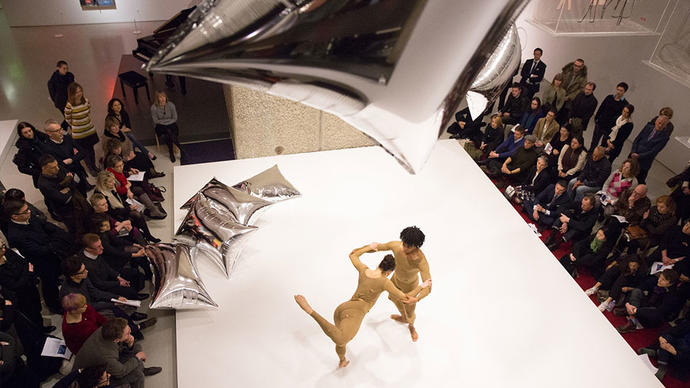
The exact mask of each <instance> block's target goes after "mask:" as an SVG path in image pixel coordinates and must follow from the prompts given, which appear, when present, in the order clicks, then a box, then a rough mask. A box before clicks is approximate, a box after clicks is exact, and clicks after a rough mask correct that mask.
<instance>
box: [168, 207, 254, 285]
mask: <svg viewBox="0 0 690 388" xmlns="http://www.w3.org/2000/svg"><path fill="white" fill-rule="evenodd" d="M256 229H257V228H256V227H254V226H247V225H242V224H240V223H238V222H236V221H234V216H233V215H232V213H230V212H229V211H228V210H227V209H226V208H225V207H224V206H222V205H220V204H219V203H217V202H215V201H213V200H210V199H208V198H206V196H204V195H203V194H201V193H197V199H196V200H195V201H194V203H193V204H192V206H191V209H190V210H189V212H188V213H187V216H186V217H185V219H184V221H183V222H182V224H181V225H180V227H179V228H178V230H177V233H176V234H175V241H177V242H178V243H180V244H184V245H187V246H190V247H195V248H196V249H198V253H200V254H203V255H205V256H207V257H208V258H209V259H211V261H213V262H214V263H215V264H216V265H217V266H218V267H219V268H220V269H221V270H222V271H223V274H225V276H226V277H229V276H230V274H231V273H232V272H233V270H234V269H235V267H236V265H237V262H238V260H239V256H240V253H241V252H242V248H243V247H244V239H245V238H246V235H247V233H249V232H253V231H255V230H256Z"/></svg>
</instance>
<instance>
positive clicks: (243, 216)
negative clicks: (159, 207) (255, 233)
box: [180, 178, 272, 225]
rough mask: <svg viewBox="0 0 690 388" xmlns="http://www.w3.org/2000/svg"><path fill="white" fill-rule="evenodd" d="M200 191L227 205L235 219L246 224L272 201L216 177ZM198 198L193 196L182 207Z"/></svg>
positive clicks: (187, 205)
mask: <svg viewBox="0 0 690 388" xmlns="http://www.w3.org/2000/svg"><path fill="white" fill-rule="evenodd" d="M199 193H201V194H203V195H205V196H206V197H207V198H209V199H212V200H214V201H217V202H218V203H220V204H222V205H223V206H225V208H226V209H227V210H229V211H230V213H232V215H233V216H234V217H235V220H236V221H237V222H239V223H240V224H244V225H249V222H250V221H252V219H253V218H255V217H253V216H254V215H255V214H256V212H257V211H258V210H260V209H262V208H264V207H266V206H268V205H270V204H271V203H272V202H269V201H266V200H264V199H261V198H259V197H256V196H254V195H251V194H249V193H248V192H247V191H243V190H238V189H235V188H232V187H230V186H227V185H225V184H224V183H223V182H220V181H219V180H217V179H216V178H213V179H211V180H210V181H209V182H208V183H207V184H206V185H205V186H204V187H203V188H202V189H201V190H199ZM197 198H198V195H195V196H193V197H192V198H191V199H189V201H187V202H185V204H184V205H182V207H180V209H185V208H188V207H190V206H192V204H193V203H194V201H196V200H197Z"/></svg>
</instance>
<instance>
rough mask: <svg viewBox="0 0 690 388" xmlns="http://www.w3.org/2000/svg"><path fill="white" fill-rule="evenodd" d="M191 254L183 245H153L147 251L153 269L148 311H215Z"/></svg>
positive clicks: (215, 305)
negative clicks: (151, 294) (201, 309)
mask: <svg viewBox="0 0 690 388" xmlns="http://www.w3.org/2000/svg"><path fill="white" fill-rule="evenodd" d="M193 250H194V249H191V251H190V248H189V247H188V246H185V245H168V244H155V245H149V246H147V247H146V254H147V256H148V257H149V258H151V262H152V263H153V266H154V269H155V271H154V272H155V276H154V281H153V285H154V287H155V293H154V297H153V298H152V302H151V309H175V310H181V309H197V308H204V307H218V305H217V304H216V303H215V302H214V301H213V300H212V299H211V296H210V295H209V294H208V291H206V288H205V287H204V283H203V282H202V281H201V277H200V276H199V272H198V271H197V269H196V264H195V263H194V260H192V255H193Z"/></svg>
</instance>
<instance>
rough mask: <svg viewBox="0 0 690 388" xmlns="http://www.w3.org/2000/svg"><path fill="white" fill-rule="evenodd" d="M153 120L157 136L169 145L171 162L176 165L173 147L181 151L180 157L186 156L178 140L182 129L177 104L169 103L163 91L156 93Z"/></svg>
mask: <svg viewBox="0 0 690 388" xmlns="http://www.w3.org/2000/svg"><path fill="white" fill-rule="evenodd" d="M151 118H152V119H153V124H154V125H155V126H156V127H155V131H156V135H158V136H159V137H162V138H163V139H164V140H165V142H166V144H167V145H168V152H169V153H170V161H171V162H173V163H175V153H174V151H173V145H175V146H177V148H179V149H180V155H183V154H184V150H183V149H182V145H181V144H180V141H179V139H178V135H179V132H180V129H179V128H178V127H177V110H176V109H175V104H173V103H172V102H171V101H168V96H167V95H166V94H165V92H163V91H160V90H159V91H157V92H156V100H155V102H154V104H153V105H151Z"/></svg>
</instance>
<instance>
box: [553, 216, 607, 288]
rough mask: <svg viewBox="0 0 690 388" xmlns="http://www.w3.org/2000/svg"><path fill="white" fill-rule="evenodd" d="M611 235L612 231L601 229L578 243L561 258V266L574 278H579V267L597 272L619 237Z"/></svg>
mask: <svg viewBox="0 0 690 388" xmlns="http://www.w3.org/2000/svg"><path fill="white" fill-rule="evenodd" d="M611 234H613V233H612V231H611V232H610V231H609V230H607V229H605V228H599V230H597V232H596V233H594V234H593V235H590V236H589V237H588V238H584V239H582V240H580V241H578V242H577V243H575V244H574V245H573V249H572V252H571V253H569V254H566V255H564V256H563V257H561V260H560V262H561V265H562V266H563V268H565V270H566V271H568V273H569V274H570V275H571V276H572V277H573V278H576V277H577V267H585V268H587V269H590V270H595V271H596V269H598V268H601V267H602V266H603V265H604V261H605V260H606V257H607V256H608V255H609V253H611V250H612V249H613V244H615V242H616V237H618V236H617V235H616V236H612V235H611Z"/></svg>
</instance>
